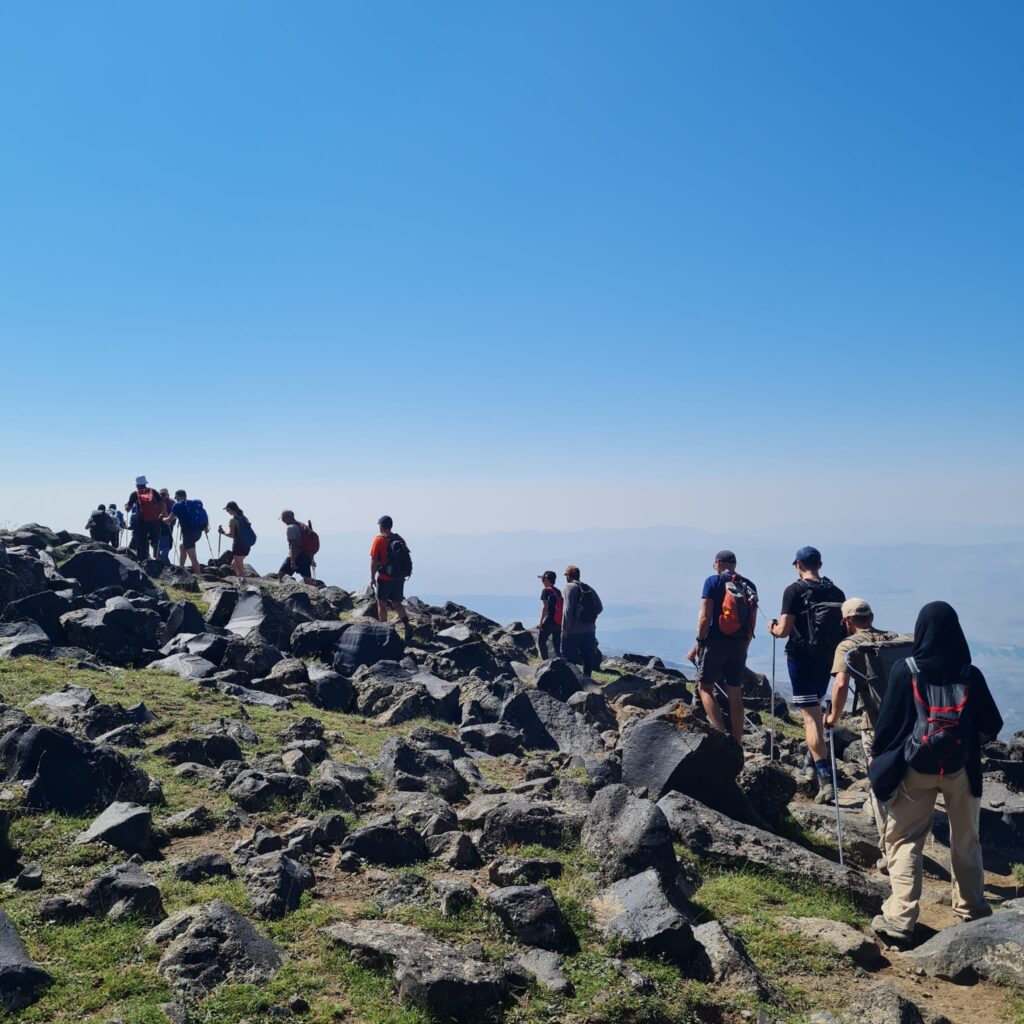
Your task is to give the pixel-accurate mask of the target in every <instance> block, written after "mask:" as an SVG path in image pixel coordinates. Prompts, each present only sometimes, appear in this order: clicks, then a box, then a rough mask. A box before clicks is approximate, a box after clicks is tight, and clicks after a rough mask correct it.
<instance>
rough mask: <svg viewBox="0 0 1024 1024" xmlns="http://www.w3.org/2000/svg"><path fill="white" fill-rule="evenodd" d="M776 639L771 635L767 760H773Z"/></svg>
mask: <svg viewBox="0 0 1024 1024" xmlns="http://www.w3.org/2000/svg"><path fill="white" fill-rule="evenodd" d="M777 639H778V638H777V637H776V636H775V634H774V633H772V718H771V722H772V725H771V733H770V738H769V740H768V760H769V761H774V760H775V641H776V640H777Z"/></svg>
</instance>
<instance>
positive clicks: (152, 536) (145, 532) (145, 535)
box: [132, 519, 160, 562]
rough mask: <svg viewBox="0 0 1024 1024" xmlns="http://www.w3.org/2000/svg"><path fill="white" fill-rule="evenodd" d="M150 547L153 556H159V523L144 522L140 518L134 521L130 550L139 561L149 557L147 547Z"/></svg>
mask: <svg viewBox="0 0 1024 1024" xmlns="http://www.w3.org/2000/svg"><path fill="white" fill-rule="evenodd" d="M150 548H152V551H153V554H152V557H153V558H159V557H160V524H159V523H158V522H157V523H144V522H143V521H142V520H141V519H139V520H137V521H136V523H135V529H134V530H132V550H133V551H134V552H135V555H136V557H137V558H138V559H139V561H140V562H144V561H145V560H146V559H147V558H149V557H150V554H149V549H150Z"/></svg>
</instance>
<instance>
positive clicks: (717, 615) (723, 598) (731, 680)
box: [686, 550, 757, 743]
mask: <svg viewBox="0 0 1024 1024" xmlns="http://www.w3.org/2000/svg"><path fill="white" fill-rule="evenodd" d="M712 564H713V567H714V570H715V571H714V574H713V575H711V576H709V577H708V578H707V579H706V580H705V581H704V587H703V588H702V590H701V594H700V612H699V613H698V615H697V639H696V641H695V642H694V645H693V647H692V648H690V651H689V652H688V653H687V655H686V657H687V658H688V659H689V660H690V661H692V662H694V663H695V664H696V665H697V689H698V692H699V693H700V699H701V703H702V704H703V705H704V711H705V713H706V714H707V716H708V722H710V723H711V725H712V726H714V728H716V729H717V730H718V731H719V732H725V720H724V719H723V717H722V709H721V708H720V707H719V706H718V697H717V695H716V693H715V690H716V689H721V688H722V686H724V687H725V693H726V696H727V697H728V700H729V728H730V731H731V733H732V737H733V739H734V740H736V742H737V743H739V742H740V741H741V740H742V739H743V680H744V677H745V676H746V674H747V648H748V647H749V646H750V641H751V640H752V639H753V636H754V622H755V619H756V618H757V587H755V586H754V584H753V583H752V582H751V581H750V580H748V579H746V578H745V577H743V576H740V574H739V573H738V572H736V555H735V554H734V553H733V552H732V551H729V550H722V551H719V552H718V554H717V555H715V559H714V562H713V563H712Z"/></svg>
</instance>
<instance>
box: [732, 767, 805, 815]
mask: <svg viewBox="0 0 1024 1024" xmlns="http://www.w3.org/2000/svg"><path fill="white" fill-rule="evenodd" d="M736 782H737V784H738V785H739V787H740V789H741V790H742V791H743V793H744V795H745V796H746V798H747V802H748V803H749V804H750V806H751V807H752V808H753V809H754V811H755V813H756V814H757V815H758V816H759V817H760V818H761V820H762V821H763V822H764V823H765V824H767V825H768V827H769V828H770V829H772V831H774V832H777V831H780V830H781V829H782V828H783V825H784V822H785V820H786V814H787V811H788V809H789V805H790V802H791V801H792V800H793V797H795V796H796V791H797V780H796V777H795V776H794V775H793V773H792V772H791V771H789V770H788V769H787V768H786V767H785V766H784V765H782V764H780V763H779V762H778V761H769V760H767V759H762V760H750V761H747V763H746V764H744V766H743V770H742V771H741V772H740V774H739V776H738V777H737V779H736Z"/></svg>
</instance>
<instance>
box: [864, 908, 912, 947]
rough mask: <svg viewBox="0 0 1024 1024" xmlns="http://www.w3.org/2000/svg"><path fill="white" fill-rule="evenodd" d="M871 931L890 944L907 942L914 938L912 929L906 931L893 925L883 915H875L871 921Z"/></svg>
mask: <svg viewBox="0 0 1024 1024" xmlns="http://www.w3.org/2000/svg"><path fill="white" fill-rule="evenodd" d="M871 930H872V931H873V932H874V933H875V934H876V935H880V936H881V937H882V938H883V939H888V940H889V941H890V942H909V941H910V940H911V939H912V938H913V937H914V929H913V928H911V929H910V931H907V930H906V929H905V928H901V927H900V926H899V925H896V924H893V923H892V921H890V920H889V919H888V918H887V917H886V916H885V914H876V915H875V916H874V917H873V918H872V919H871Z"/></svg>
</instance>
